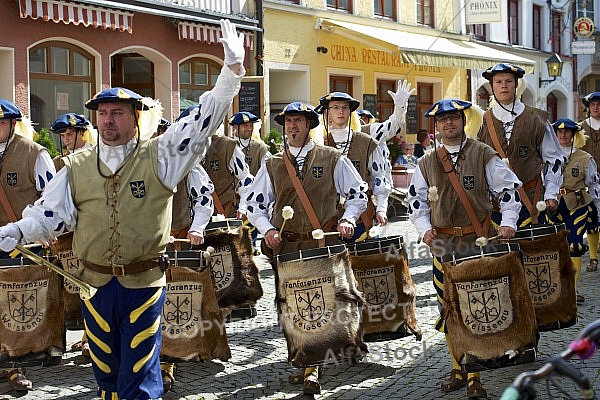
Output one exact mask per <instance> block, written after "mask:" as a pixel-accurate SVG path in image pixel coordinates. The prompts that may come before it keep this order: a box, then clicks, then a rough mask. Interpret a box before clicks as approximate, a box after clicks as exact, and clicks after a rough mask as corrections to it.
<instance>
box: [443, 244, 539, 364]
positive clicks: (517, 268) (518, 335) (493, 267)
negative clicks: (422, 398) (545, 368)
mask: <svg viewBox="0 0 600 400" xmlns="http://www.w3.org/2000/svg"><path fill="white" fill-rule="evenodd" d="M444 312H445V315H446V326H447V328H448V336H449V340H450V343H451V344H452V353H453V354H452V355H453V356H454V358H455V359H456V360H458V362H459V363H460V364H462V365H463V368H464V369H465V370H466V371H468V372H473V371H479V370H484V369H489V368H499V367H504V366H507V365H514V364H518V363H521V362H530V361H533V360H535V346H536V344H537V339H536V331H537V322H536V319H535V310H534V308H533V302H532V300H531V296H530V295H529V291H528V290H527V287H526V283H525V276H524V273H523V264H522V260H521V254H520V253H519V252H510V253H508V254H504V255H502V256H499V257H487V256H484V257H481V258H478V259H471V260H467V261H463V262H460V263H457V264H454V263H451V262H445V263H444ZM532 358H533V359H532Z"/></svg>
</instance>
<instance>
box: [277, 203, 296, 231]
mask: <svg viewBox="0 0 600 400" xmlns="http://www.w3.org/2000/svg"><path fill="white" fill-rule="evenodd" d="M281 216H282V217H283V222H282V223H281V228H279V236H281V232H283V227H284V226H285V221H287V220H288V219H292V217H293V216H294V209H293V208H292V207H291V206H285V207H283V209H282V210H281Z"/></svg>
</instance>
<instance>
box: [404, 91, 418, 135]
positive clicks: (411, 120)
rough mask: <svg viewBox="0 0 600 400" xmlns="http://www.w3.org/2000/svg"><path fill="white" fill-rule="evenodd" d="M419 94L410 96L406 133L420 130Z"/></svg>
mask: <svg viewBox="0 0 600 400" xmlns="http://www.w3.org/2000/svg"><path fill="white" fill-rule="evenodd" d="M417 102H418V99H417V96H410V98H409V99H408V108H407V109H406V133H417V131H418V130H419V116H418V115H417Z"/></svg>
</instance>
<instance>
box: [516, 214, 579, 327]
mask: <svg viewBox="0 0 600 400" xmlns="http://www.w3.org/2000/svg"><path fill="white" fill-rule="evenodd" d="M510 240H511V241H514V240H516V242H517V243H518V244H519V245H520V247H521V251H522V252H523V268H524V269H525V280H526V282H527V288H528V289H529V294H531V298H532V300H533V305H534V307H535V316H536V319H537V323H538V330H539V331H542V332H543V331H551V330H555V329H560V328H566V327H569V326H572V325H574V324H575V322H577V303H576V301H575V270H574V269H573V266H572V263H571V257H570V254H569V243H568V242H567V230H566V228H565V224H557V225H543V226H534V227H532V228H521V229H519V230H517V233H516V235H515V238H513V239H510Z"/></svg>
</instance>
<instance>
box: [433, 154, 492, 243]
mask: <svg viewBox="0 0 600 400" xmlns="http://www.w3.org/2000/svg"><path fill="white" fill-rule="evenodd" d="M437 156H438V158H439V159H440V161H441V162H442V165H443V166H444V172H445V173H446V175H447V176H448V179H450V183H452V187H454V191H455V192H456V194H457V195H458V198H459V199H460V202H461V203H462V205H463V207H464V208H465V211H467V215H468V216H469V219H470V220H471V225H473V229H475V233H476V234H477V236H479V237H481V236H487V234H486V233H487V232H484V231H483V228H482V226H481V223H480V221H479V218H477V214H476V213H475V209H474V208H473V204H471V200H469V197H468V196H467V193H466V192H465V189H464V188H463V187H462V186H461V184H460V183H459V182H458V178H457V177H456V174H455V173H454V168H453V167H452V163H451V162H450V154H449V153H448V150H446V148H445V147H443V146H442V147H438V149H437ZM446 171H449V172H446Z"/></svg>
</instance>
